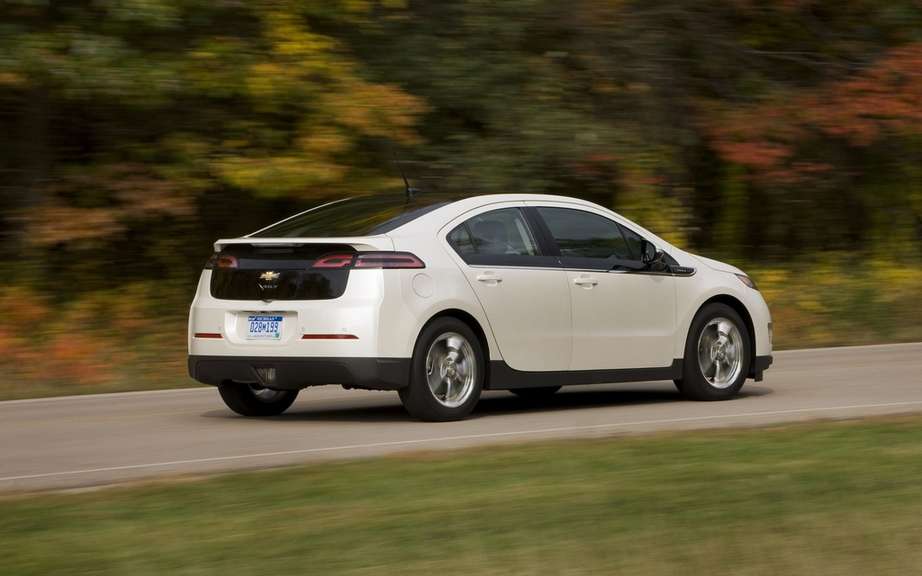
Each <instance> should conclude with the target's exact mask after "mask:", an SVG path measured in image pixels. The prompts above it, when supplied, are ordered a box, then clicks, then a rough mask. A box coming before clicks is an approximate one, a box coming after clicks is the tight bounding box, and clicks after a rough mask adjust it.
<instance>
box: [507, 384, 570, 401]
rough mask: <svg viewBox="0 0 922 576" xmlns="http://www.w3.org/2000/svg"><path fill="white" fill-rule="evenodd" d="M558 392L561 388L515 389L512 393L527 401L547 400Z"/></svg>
mask: <svg viewBox="0 0 922 576" xmlns="http://www.w3.org/2000/svg"><path fill="white" fill-rule="evenodd" d="M558 390H560V386H542V387H540V388H515V389H513V390H510V392H512V393H513V394H515V395H516V396H518V397H519V398H522V399H525V400H546V399H548V398H550V397H551V396H553V395H554V394H556V393H557V391H558Z"/></svg>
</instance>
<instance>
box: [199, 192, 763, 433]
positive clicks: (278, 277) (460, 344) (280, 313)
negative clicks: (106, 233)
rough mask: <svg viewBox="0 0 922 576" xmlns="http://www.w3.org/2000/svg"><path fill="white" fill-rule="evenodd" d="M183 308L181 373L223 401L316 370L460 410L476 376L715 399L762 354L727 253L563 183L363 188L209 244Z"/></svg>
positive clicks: (262, 401)
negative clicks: (184, 368)
mask: <svg viewBox="0 0 922 576" xmlns="http://www.w3.org/2000/svg"><path fill="white" fill-rule="evenodd" d="M214 250H215V253H214V255H213V256H212V258H211V260H210V261H209V263H208V265H207V266H206V269H205V270H204V272H203V273H202V276H201V279H200V280H199V284H198V291H197V293H196V295H195V300H194V301H193V303H192V308H191V312H190V315H189V372H190V374H191V375H192V377H193V378H195V379H196V380H198V381H200V382H204V383H207V384H213V385H215V386H217V387H218V389H219V390H220V393H221V397H222V398H223V399H224V401H225V403H226V404H227V405H228V407H230V408H231V409H232V410H233V411H235V412H237V413H239V414H243V415H246V416H267V415H274V414H280V413H281V412H283V411H284V410H286V409H287V408H288V407H289V406H290V405H291V403H292V402H293V401H294V400H295V397H296V396H297V394H298V391H299V390H301V389H302V388H306V387H308V386H313V385H319V384H340V385H342V386H344V387H346V388H367V389H384V390H396V391H397V392H398V393H399V395H400V399H401V400H402V401H403V404H404V406H405V407H406V409H407V411H408V412H409V413H410V414H411V415H412V416H414V417H416V418H419V419H423V420H456V419H460V418H464V417H465V416H466V415H468V414H469V413H470V412H471V410H472V409H473V408H474V405H475V404H476V403H477V401H478V399H479V398H480V394H481V391H483V390H497V389H498V390H510V391H512V392H514V393H516V394H518V395H520V396H524V397H541V396H547V395H550V394H553V393H554V392H555V391H557V390H558V389H559V388H560V387H561V386H564V385H568V384H591V383H611V382H633V381H649V380H673V381H675V383H676V385H677V387H678V388H679V390H680V391H681V392H682V394H684V395H685V396H686V397H688V398H691V399H695V400H723V399H727V398H731V397H732V396H734V395H735V394H736V393H737V392H738V391H739V389H740V387H741V386H742V385H743V383H744V382H745V381H746V379H747V378H754V379H756V380H757V381H758V380H761V378H762V373H763V371H765V370H766V369H767V368H768V367H769V366H770V365H771V363H772V356H771V354H772V322H771V315H770V314H769V310H768V307H767V306H766V304H765V300H764V299H763V298H762V296H761V294H760V293H759V292H758V290H757V289H756V286H755V285H754V284H753V282H752V281H751V280H750V279H749V278H748V277H747V276H746V275H745V274H744V273H743V272H741V271H740V270H739V269H737V268H734V267H733V266H729V265H727V264H722V263H720V262H716V261H714V260H709V259H707V258H702V257H700V256H695V255H693V254H690V253H688V252H685V251H683V250H680V249H679V248H676V247H675V246H672V245H670V244H669V243H668V242H666V241H664V240H662V239H661V238H659V237H657V236H656V235H655V234H652V233H651V232H649V231H647V230H645V229H643V228H641V227H640V226H638V225H636V224H634V223H633V222H631V221H629V220H627V219H625V218H623V217H621V216H619V215H618V214H616V213H614V212H612V211H611V210H608V209H606V208H603V207H601V206H598V205H596V204H593V203H591V202H586V201H583V200H578V199H575V198H567V197H561V196H544V195H527V194H502V195H490V196H477V197H467V198H460V199H455V198H446V197H444V196H437V195H426V194H420V195H417V196H414V197H407V196H404V195H399V196H398V195H370V196H364V197H362V196H359V197H354V198H349V199H345V200H340V201H337V202H331V203H329V204H325V205H322V206H319V207H317V208H314V209H312V210H308V211H306V212H303V213H301V214H297V215H295V216H292V217H291V218H288V219H286V220H283V221H281V222H279V223H277V224H273V225H271V226H269V227H267V228H263V229H262V230H259V231H257V232H254V233H252V234H249V235H247V236H244V237H242V238H234V239H230V240H219V241H217V242H216V243H215V246H214Z"/></svg>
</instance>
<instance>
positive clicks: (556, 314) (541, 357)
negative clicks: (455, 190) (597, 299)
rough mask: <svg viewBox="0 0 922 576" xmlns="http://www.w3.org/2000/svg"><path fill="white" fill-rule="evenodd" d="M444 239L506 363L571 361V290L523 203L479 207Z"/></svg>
mask: <svg viewBox="0 0 922 576" xmlns="http://www.w3.org/2000/svg"><path fill="white" fill-rule="evenodd" d="M448 229H449V231H448V232H447V234H446V236H445V239H446V240H447V241H448V243H449V245H450V246H451V247H452V249H454V251H455V252H456V253H457V254H458V255H459V256H460V258H461V259H462V260H463V263H461V264H460V266H461V269H462V270H463V272H464V274H465V276H466V277H467V280H468V282H469V283H470V285H471V287H472V288H473V290H474V293H475V294H476V295H477V298H478V299H479V300H480V304H481V305H482V306H483V309H484V311H485V312H486V315H487V319H488V321H489V324H490V329H492V331H493V336H494V338H495V339H496V343H497V345H498V346H499V350H500V353H501V354H502V356H503V359H504V360H505V362H506V364H508V365H509V366H510V367H512V368H514V369H516V370H522V371H557V370H566V369H567V368H568V367H569V365H570V352H571V345H570V313H571V309H570V293H569V292H570V290H569V286H568V284H567V274H566V272H564V271H563V269H562V268H561V267H560V264H559V262H558V260H557V258H556V257H554V256H548V255H546V254H543V253H542V251H541V248H540V245H539V243H538V241H537V236H536V234H535V232H534V230H533V228H532V226H530V225H529V223H528V220H527V219H526V216H525V213H524V212H523V210H522V204H521V203H516V204H515V205H505V206H501V207H496V206H495V205H494V206H493V207H488V208H481V209H479V210H477V211H475V212H474V213H468V214H466V215H465V216H463V217H462V218H460V219H459V221H456V222H452V223H451V224H450V225H449V226H448Z"/></svg>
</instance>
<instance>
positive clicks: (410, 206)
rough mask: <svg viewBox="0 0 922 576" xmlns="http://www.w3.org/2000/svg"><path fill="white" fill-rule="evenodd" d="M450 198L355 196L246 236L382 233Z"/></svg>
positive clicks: (370, 234)
mask: <svg viewBox="0 0 922 576" xmlns="http://www.w3.org/2000/svg"><path fill="white" fill-rule="evenodd" d="M453 200H454V199H453V198H447V197H445V196H436V195H428V194H424V195H420V196H417V197H414V198H412V199H408V198H407V197H406V195H403V194H399V195H398V194H386V195H385V194H381V195H377V196H357V197H354V198H346V199H344V200H339V201H336V202H331V203H328V204H324V205H321V206H318V207H317V208H314V209H312V210H308V211H307V212H304V213H303V214H299V215H297V216H295V217H293V218H289V219H288V220H283V221H282V222H279V223H278V224H273V225H272V226H269V227H268V228H265V229H263V230H260V231H259V232H254V233H253V234H250V236H249V237H251V238H312V237H313V238H337V237H347V236H374V235H377V234H386V233H388V232H390V231H392V230H395V229H396V228H398V227H400V226H403V225H404V224H406V223H407V222H410V221H412V220H415V219H416V218H419V217H420V216H422V215H423V214H425V213H427V212H431V211H432V210H435V209H436V208H439V207H441V206H445V205H446V204H450V203H451V202H452V201H453Z"/></svg>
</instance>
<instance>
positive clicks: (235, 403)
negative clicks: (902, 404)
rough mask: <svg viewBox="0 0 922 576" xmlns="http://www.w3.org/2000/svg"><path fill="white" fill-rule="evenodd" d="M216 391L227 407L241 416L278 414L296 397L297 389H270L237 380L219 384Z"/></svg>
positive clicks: (286, 408)
mask: <svg viewBox="0 0 922 576" xmlns="http://www.w3.org/2000/svg"><path fill="white" fill-rule="evenodd" d="M218 392H219V393H220V394H221V399H222V400H224V403H225V404H227V407H228V408H230V409H231V410H233V411H234V412H236V413H237V414H240V415H241V416H278V415H279V414H281V413H282V412H284V411H285V410H288V408H289V406H291V404H292V403H293V402H294V401H295V398H297V397H298V391H297V390H270V389H269V388H263V387H262V386H257V385H255V384H241V383H239V382H227V383H224V384H221V385H219V386H218Z"/></svg>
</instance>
